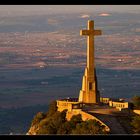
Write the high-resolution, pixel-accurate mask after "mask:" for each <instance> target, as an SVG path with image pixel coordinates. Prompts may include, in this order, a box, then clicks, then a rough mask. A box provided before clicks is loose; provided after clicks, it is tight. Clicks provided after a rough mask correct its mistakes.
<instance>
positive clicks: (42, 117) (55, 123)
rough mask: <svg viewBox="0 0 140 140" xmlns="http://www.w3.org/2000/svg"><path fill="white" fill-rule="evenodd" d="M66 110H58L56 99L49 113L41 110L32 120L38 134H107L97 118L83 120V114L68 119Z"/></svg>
mask: <svg viewBox="0 0 140 140" xmlns="http://www.w3.org/2000/svg"><path fill="white" fill-rule="evenodd" d="M66 112H67V110H64V111H62V112H59V111H57V107H56V101H54V102H52V103H51V104H50V107H49V111H48V112H47V113H43V112H39V113H37V114H36V116H35V117H34V119H33V121H32V126H35V127H36V128H37V129H36V133H37V134H107V132H106V131H105V130H104V126H101V124H100V123H99V122H97V121H95V120H87V121H83V120H82V118H81V115H80V114H78V115H74V116H73V117H72V118H71V120H70V121H67V120H66Z"/></svg>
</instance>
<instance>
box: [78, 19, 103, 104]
mask: <svg viewBox="0 0 140 140" xmlns="http://www.w3.org/2000/svg"><path fill="white" fill-rule="evenodd" d="M80 35H87V66H86V68H85V73H84V76H83V82H82V89H81V90H80V94H79V102H82V103H99V102H100V95H99V92H98V90H97V77H96V69H95V63H94V36H95V35H101V30H94V21H92V20H91V21H90V20H89V21H88V29H87V30H81V31H80Z"/></svg>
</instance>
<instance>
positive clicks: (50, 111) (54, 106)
mask: <svg viewBox="0 0 140 140" xmlns="http://www.w3.org/2000/svg"><path fill="white" fill-rule="evenodd" d="M56 111H57V102H56V101H52V102H51V103H50V105H49V109H48V112H47V115H48V116H51V115H53V114H54V113H55V112H56Z"/></svg>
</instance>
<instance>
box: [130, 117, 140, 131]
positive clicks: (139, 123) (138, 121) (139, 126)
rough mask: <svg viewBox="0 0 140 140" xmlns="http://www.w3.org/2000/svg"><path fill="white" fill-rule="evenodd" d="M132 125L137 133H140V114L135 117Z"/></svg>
mask: <svg viewBox="0 0 140 140" xmlns="http://www.w3.org/2000/svg"><path fill="white" fill-rule="evenodd" d="M131 125H132V126H133V130H134V132H135V133H137V134H140V116H139V115H136V116H134V117H133V119H132V122H131Z"/></svg>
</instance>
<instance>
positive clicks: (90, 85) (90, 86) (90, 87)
mask: <svg viewBox="0 0 140 140" xmlns="http://www.w3.org/2000/svg"><path fill="white" fill-rule="evenodd" d="M91 89H92V83H91V82H90V83H89V90H91Z"/></svg>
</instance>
